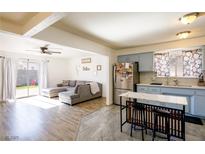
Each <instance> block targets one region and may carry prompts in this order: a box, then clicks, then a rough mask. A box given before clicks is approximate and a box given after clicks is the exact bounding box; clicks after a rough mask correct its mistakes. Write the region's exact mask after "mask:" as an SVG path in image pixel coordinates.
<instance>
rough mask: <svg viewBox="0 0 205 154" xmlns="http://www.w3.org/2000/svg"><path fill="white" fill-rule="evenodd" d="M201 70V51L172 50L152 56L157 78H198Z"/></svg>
mask: <svg viewBox="0 0 205 154" xmlns="http://www.w3.org/2000/svg"><path fill="white" fill-rule="evenodd" d="M201 69H202V49H193V50H172V51H167V52H166V51H165V52H158V53H155V54H154V70H155V72H157V76H158V77H167V76H170V77H198V76H199V75H200V73H201Z"/></svg>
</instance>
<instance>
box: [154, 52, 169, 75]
mask: <svg viewBox="0 0 205 154" xmlns="http://www.w3.org/2000/svg"><path fill="white" fill-rule="evenodd" d="M154 69H155V70H154V71H155V72H157V76H169V74H170V71H169V53H156V54H155V55H154Z"/></svg>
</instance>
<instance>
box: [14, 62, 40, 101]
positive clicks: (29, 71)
mask: <svg viewBox="0 0 205 154" xmlns="http://www.w3.org/2000/svg"><path fill="white" fill-rule="evenodd" d="M39 67H40V66H39V63H38V62H36V61H34V60H30V59H24V60H19V61H18V62H17V80H16V98H23V97H30V96H36V95H38V94H39V85H38V83H39Z"/></svg>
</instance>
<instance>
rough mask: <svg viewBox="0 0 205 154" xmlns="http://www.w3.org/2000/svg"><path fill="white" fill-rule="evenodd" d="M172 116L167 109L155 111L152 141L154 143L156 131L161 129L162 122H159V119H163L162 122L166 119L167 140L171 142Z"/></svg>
mask: <svg viewBox="0 0 205 154" xmlns="http://www.w3.org/2000/svg"><path fill="white" fill-rule="evenodd" d="M170 116H171V112H170V111H167V110H165V109H155V110H154V129H153V135H152V141H154V138H155V136H156V130H157V129H159V127H160V122H159V121H158V118H162V120H163V119H165V134H166V135H167V140H168V141H170ZM157 126H159V127H157ZM161 127H163V125H161Z"/></svg>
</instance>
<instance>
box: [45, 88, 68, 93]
mask: <svg viewBox="0 0 205 154" xmlns="http://www.w3.org/2000/svg"><path fill="white" fill-rule="evenodd" d="M66 90H67V89H66V88H65V87H55V88H45V89H43V90H42V92H44V93H58V92H62V91H66Z"/></svg>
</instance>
